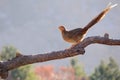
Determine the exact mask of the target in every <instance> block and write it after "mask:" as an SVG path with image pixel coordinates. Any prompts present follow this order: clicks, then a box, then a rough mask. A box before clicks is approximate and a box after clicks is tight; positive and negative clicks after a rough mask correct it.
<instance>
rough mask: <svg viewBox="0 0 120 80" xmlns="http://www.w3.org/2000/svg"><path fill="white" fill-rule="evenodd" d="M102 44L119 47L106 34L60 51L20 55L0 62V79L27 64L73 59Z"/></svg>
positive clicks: (118, 43)
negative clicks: (94, 45)
mask: <svg viewBox="0 0 120 80" xmlns="http://www.w3.org/2000/svg"><path fill="white" fill-rule="evenodd" d="M94 43H98V44H104V45H109V46H112V45H113V46H115V45H116V46H117V45H118V46H119V45H120V39H118V40H117V39H109V35H108V34H107V33H106V34H105V35H104V37H100V36H92V37H88V38H85V39H84V40H83V41H82V42H80V43H78V44H76V45H74V46H72V47H70V48H68V49H65V50H60V51H53V52H49V53H44V54H37V55H21V56H17V57H15V58H13V59H11V60H8V61H5V62H0V76H1V78H4V79H5V78H7V76H8V71H10V70H12V69H15V68H18V67H20V66H24V65H27V64H32V63H37V62H45V61H50V60H56V59H64V58H67V57H73V56H76V55H80V54H81V55H83V54H84V53H85V50H84V48H85V47H87V46H88V45H90V44H94Z"/></svg>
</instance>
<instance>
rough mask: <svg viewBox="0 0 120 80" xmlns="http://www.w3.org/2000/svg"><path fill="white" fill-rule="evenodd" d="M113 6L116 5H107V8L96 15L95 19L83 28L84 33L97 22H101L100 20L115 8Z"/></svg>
mask: <svg viewBox="0 0 120 80" xmlns="http://www.w3.org/2000/svg"><path fill="white" fill-rule="evenodd" d="M115 6H117V4H114V5H111V3H109V4H108V5H107V7H106V8H105V9H104V10H103V11H102V12H101V13H100V14H99V15H97V16H96V17H95V18H93V19H92V20H91V21H90V22H89V23H88V24H87V25H86V26H85V27H84V28H83V30H84V32H87V30H88V29H89V28H91V27H92V26H93V25H95V24H96V23H97V22H99V21H100V20H102V19H103V18H104V17H105V15H106V14H107V13H108V12H109V11H110V10H111V9H112V8H113V7H115Z"/></svg>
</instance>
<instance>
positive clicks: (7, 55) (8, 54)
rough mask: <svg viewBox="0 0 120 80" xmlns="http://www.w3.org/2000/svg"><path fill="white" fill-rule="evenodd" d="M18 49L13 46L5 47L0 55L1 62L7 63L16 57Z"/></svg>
mask: <svg viewBox="0 0 120 80" xmlns="http://www.w3.org/2000/svg"><path fill="white" fill-rule="evenodd" d="M16 51H17V49H16V48H15V47H13V46H4V47H3V48H2V51H1V53H0V60H2V61H5V60H8V59H12V58H13V57H15V56H16Z"/></svg>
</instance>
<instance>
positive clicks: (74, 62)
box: [70, 57, 86, 80]
mask: <svg viewBox="0 0 120 80" xmlns="http://www.w3.org/2000/svg"><path fill="white" fill-rule="evenodd" d="M70 64H71V66H72V68H73V69H74V74H75V76H76V78H75V79H76V80H79V79H81V78H85V77H86V74H85V71H84V68H83V66H82V65H81V64H80V63H79V61H78V58H77V57H74V58H72V59H71V61H70Z"/></svg>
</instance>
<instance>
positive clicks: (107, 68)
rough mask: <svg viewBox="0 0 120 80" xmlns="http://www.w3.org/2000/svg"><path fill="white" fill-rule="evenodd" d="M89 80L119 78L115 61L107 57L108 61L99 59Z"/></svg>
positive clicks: (112, 79)
mask: <svg viewBox="0 0 120 80" xmlns="http://www.w3.org/2000/svg"><path fill="white" fill-rule="evenodd" d="M90 80H120V70H119V66H118V65H117V63H116V62H115V61H114V60H113V59H112V58H109V63H108V64H106V63H105V62H104V61H101V63H100V65H99V66H98V67H97V68H95V72H94V73H93V74H92V75H91V76H90Z"/></svg>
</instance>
